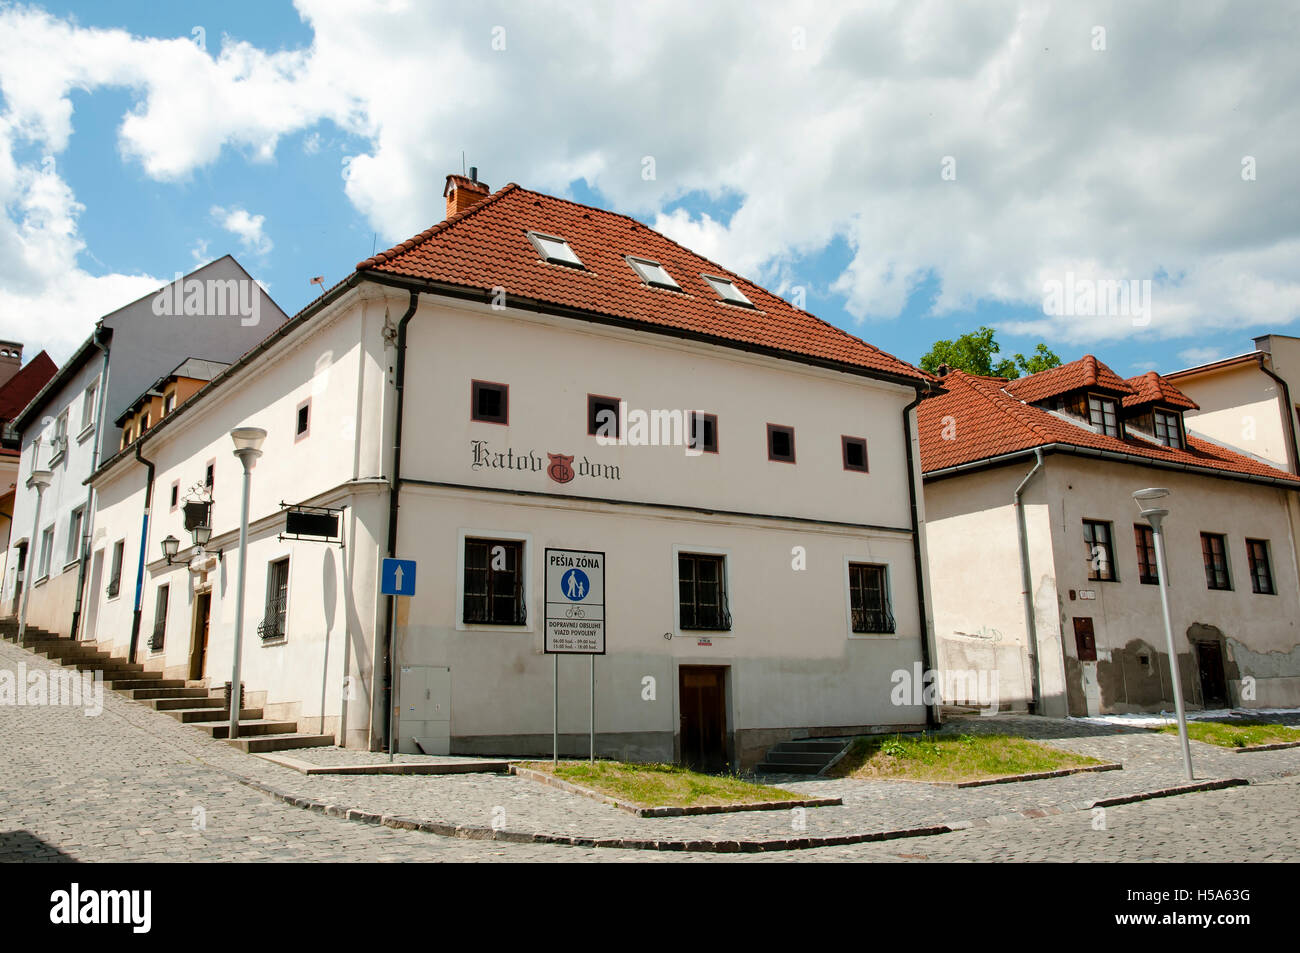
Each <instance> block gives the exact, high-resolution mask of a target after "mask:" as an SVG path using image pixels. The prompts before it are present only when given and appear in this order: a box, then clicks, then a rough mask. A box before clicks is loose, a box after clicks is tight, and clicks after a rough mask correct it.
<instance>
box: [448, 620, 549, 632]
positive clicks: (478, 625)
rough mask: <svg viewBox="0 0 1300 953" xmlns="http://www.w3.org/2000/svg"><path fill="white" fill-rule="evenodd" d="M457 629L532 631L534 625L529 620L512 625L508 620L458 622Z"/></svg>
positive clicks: (464, 630) (468, 630)
mask: <svg viewBox="0 0 1300 953" xmlns="http://www.w3.org/2000/svg"><path fill="white" fill-rule="evenodd" d="M456 630H457V631H458V632H532V631H533V626H532V625H531V624H530V623H527V622H525V623H524V624H523V625H512V624H510V623H508V622H457V623H456Z"/></svg>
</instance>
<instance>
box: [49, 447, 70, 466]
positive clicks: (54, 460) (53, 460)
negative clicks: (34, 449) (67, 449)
mask: <svg viewBox="0 0 1300 953" xmlns="http://www.w3.org/2000/svg"><path fill="white" fill-rule="evenodd" d="M66 456H67V454H66V453H64V452H63V451H62V450H60V451H59V452H58V453H56V454H55V455H54V456H52V457H50V469H51V470H53V469H54V468H55V467H57V466H58V465H59V464H60V463H62V462H63V458H64V457H66Z"/></svg>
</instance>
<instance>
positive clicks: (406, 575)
mask: <svg viewBox="0 0 1300 953" xmlns="http://www.w3.org/2000/svg"><path fill="white" fill-rule="evenodd" d="M415 569H416V563H415V560H414V559H385V560H384V561H383V563H381V564H380V567H379V594H380V595H384V596H395V597H397V598H401V597H403V596H405V597H407V598H410V597H411V596H413V595H415ZM397 598H394V599H393V617H392V618H391V619H389V620H388V631H389V632H390V633H391V636H390V638H391V644H392V649H391V654H392V657H391V658H390V659H389V660H388V677H389V679H390V680H391V682H392V686H393V691H392V695H393V697H392V702H391V703H392V706H393V710H392V711H391V712H389V718H390V719H391V720H392V724H391V726H390V727H389V731H388V760H389V761H392V760H393V755H394V754H395V753H396V751H397V732H398V731H399V730H401V717H402V669H401V666H400V665H399V664H398V651H397V647H398V646H397V643H398V639H397V607H398V602H397Z"/></svg>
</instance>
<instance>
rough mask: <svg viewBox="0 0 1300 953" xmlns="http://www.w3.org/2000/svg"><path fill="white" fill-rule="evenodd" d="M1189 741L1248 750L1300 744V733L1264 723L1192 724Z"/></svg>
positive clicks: (1170, 731)
mask: <svg viewBox="0 0 1300 953" xmlns="http://www.w3.org/2000/svg"><path fill="white" fill-rule="evenodd" d="M1158 730H1159V731H1160V732H1161V733H1162V734H1167V735H1176V734H1178V726H1177V725H1165V726H1164V727H1163V728H1160V729H1158ZM1187 737H1189V738H1191V739H1192V740H1193V741H1204V742H1205V743H1206V744H1210V745H1218V746H1219V747H1221V748H1246V747H1249V746H1251V745H1271V744H1277V743H1279V742H1286V741H1300V731H1297V730H1296V729H1295V728H1288V727H1287V726H1286V725H1270V724H1269V723H1268V722H1264V721H1189V722H1188V723H1187Z"/></svg>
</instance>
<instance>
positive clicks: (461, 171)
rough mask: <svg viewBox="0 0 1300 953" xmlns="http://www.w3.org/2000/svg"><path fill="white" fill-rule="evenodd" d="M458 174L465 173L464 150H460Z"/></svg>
mask: <svg viewBox="0 0 1300 953" xmlns="http://www.w3.org/2000/svg"><path fill="white" fill-rule="evenodd" d="M460 174H461V175H464V174H465V150H464V149H461V150H460Z"/></svg>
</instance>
